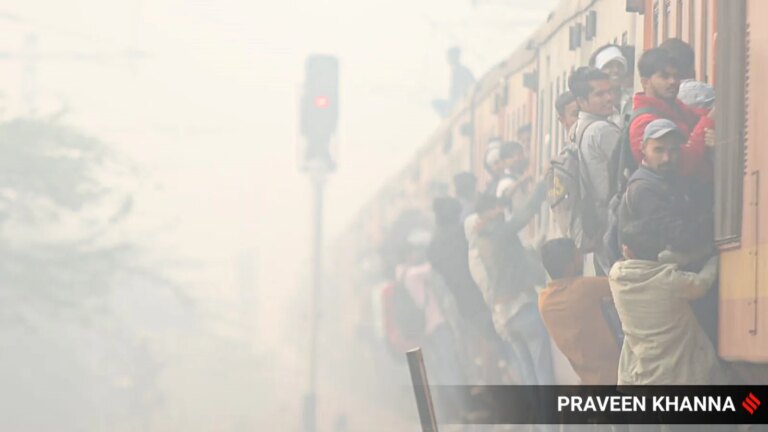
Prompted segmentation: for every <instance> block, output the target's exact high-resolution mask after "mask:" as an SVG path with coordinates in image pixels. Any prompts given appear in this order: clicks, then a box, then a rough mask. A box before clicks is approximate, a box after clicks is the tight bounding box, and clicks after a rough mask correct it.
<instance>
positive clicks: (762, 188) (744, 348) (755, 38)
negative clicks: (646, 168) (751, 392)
mask: <svg viewBox="0 0 768 432" xmlns="http://www.w3.org/2000/svg"><path fill="white" fill-rule="evenodd" d="M735 3H736V2H733V3H732V4H731V5H730V6H733V5H734V4H735ZM765 16H768V2H765V1H761V0H748V1H746V17H747V26H746V41H745V45H746V61H745V64H746V66H745V68H746V74H745V75H746V81H745V85H744V89H745V96H744V100H743V101H742V103H743V104H744V106H745V116H746V122H745V123H746V128H745V131H744V139H743V141H744V150H743V153H744V171H743V182H742V185H743V194H742V200H741V206H740V207H741V209H742V211H741V235H740V238H739V243H738V246H736V247H732V248H729V249H727V250H725V251H723V252H722V253H721V266H720V267H721V275H720V334H721V337H720V347H719V348H720V354H721V356H723V357H724V358H726V359H728V360H742V361H750V362H768V314H766V313H765V312H766V311H767V309H766V308H767V307H768V251H767V250H766V249H765V248H766V245H768V211H766V210H768V207H766V204H768V187H767V186H768V184H766V181H768V177H767V176H766V174H768V157H766V156H768V153H766V152H765V151H764V150H763V149H762V148H761V146H762V144H763V143H764V142H765V141H766V139H768V125H766V122H765V121H764V116H765V114H764V113H765V112H766V110H768V100H766V98H765V97H764V95H765V94H766V91H768V88H766V84H765V82H764V81H762V80H761V79H760V78H761V77H763V76H766V75H765V74H766V73H768V29H766V28H765V27H764V26H763V25H761V24H762V23H761V22H760V21H761V20H762V18H763V17H765ZM720 24H721V26H722V27H723V28H722V29H721V31H723V32H725V31H728V29H727V28H725V25H726V23H725V22H721V23H720ZM721 42H725V35H723V41H721ZM718 98H720V96H718ZM718 104H720V101H718ZM718 121H720V120H718ZM718 127H720V125H718ZM735 144H736V143H733V142H731V141H730V140H727V141H725V142H718V145H735ZM719 210H722V209H719Z"/></svg>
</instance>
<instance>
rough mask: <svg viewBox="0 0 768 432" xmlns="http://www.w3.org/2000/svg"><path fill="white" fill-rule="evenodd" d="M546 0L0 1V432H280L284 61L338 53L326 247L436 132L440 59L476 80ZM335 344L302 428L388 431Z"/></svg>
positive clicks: (288, 373)
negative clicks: (451, 57) (350, 384)
mask: <svg viewBox="0 0 768 432" xmlns="http://www.w3.org/2000/svg"><path fill="white" fill-rule="evenodd" d="M554 6H555V1H554V0H546V1H536V2H532V1H515V0H506V1H504V0H496V1H490V0H489V1H482V0H476V1H475V2H472V1H471V0H419V1H405V0H387V1H384V0H362V1H361V0H335V1H317V0H293V1H292V0H288V1H284V2H277V1H275V2H271V1H270V2H267V1H256V2H254V1H248V0H217V1H213V0H204V1H203V0H152V1H146V0H125V1H114V0H108V1H104V0H98V1H97V0H70V1H66V2H61V1H53V0H25V1H23V2H20V1H15V2H12V1H8V2H2V1H0V120H1V121H2V123H1V124H0V152H2V153H0V155H1V157H0V166H1V168H0V209H2V212H0V235H1V236H2V238H0V253H2V255H3V256H2V257H1V258H0V269H1V270H0V430H1V431H6V430H7V431H48V430H51V431H52V430H57V431H70V430H71V431H81V430H82V431H91V430H117V431H144V430H152V431H180V430H184V431H213V430H216V431H241V430H299V429H300V423H301V397H302V394H303V392H304V390H305V387H306V383H307V367H308V360H307V358H306V356H307V351H306V347H307V343H308V334H309V333H308V324H309V320H308V312H309V308H308V298H309V291H308V290H309V289H310V286H309V285H308V284H306V281H307V279H308V276H307V273H308V269H309V268H308V266H307V263H308V259H309V254H310V251H311V248H310V245H311V243H310V242H311V232H310V228H311V225H310V221H311V189H310V184H309V181H308V179H307V178H306V177H305V175H303V174H302V173H300V172H299V170H298V157H297V148H298V145H299V133H298V130H297V125H298V107H299V92H300V86H301V80H302V74H303V63H304V58H305V57H306V56H307V55H309V54H313V53H324V54H332V55H336V56H338V57H339V59H340V62H341V72H340V98H341V99H340V116H339V133H338V136H337V141H338V146H339V159H338V164H339V168H338V171H337V172H336V173H334V174H333V175H332V176H331V178H330V179H329V182H328V187H327V189H326V190H327V200H326V233H327V234H326V240H328V241H330V240H332V239H333V238H334V236H335V235H337V234H338V233H340V232H341V230H343V229H344V226H345V222H346V221H348V220H349V219H350V218H351V217H352V215H353V214H354V213H355V211H356V210H358V209H359V208H360V206H361V205H362V204H363V203H365V202H366V200H368V199H370V198H371V196H372V195H373V194H374V193H375V191H376V190H377V188H378V187H379V186H380V185H382V184H383V182H384V181H385V180H386V179H387V177H388V176H389V175H392V174H393V173H394V172H395V171H396V170H397V169H398V168H400V167H402V166H403V165H404V164H405V163H406V161H408V160H409V158H410V157H411V156H412V155H413V154H414V153H415V151H416V149H417V148H418V147H419V146H420V145H421V144H422V143H424V142H425V140H426V138H427V137H428V136H429V134H430V132H431V131H433V130H434V129H435V128H436V127H437V125H438V123H439V118H438V116H437V115H436V114H435V113H434V112H432V109H431V108H430V101H431V100H432V99H435V98H444V97H446V96H447V92H448V77H449V71H448V66H447V63H446V59H445V51H446V50H447V49H448V48H449V47H451V46H454V45H457V46H459V47H460V48H462V50H463V56H462V59H463V62H464V63H465V64H466V65H467V66H468V67H469V68H470V69H471V70H472V71H473V72H474V74H475V76H476V77H477V78H478V79H479V78H480V77H481V76H482V74H483V73H484V72H485V71H486V70H488V69H489V68H490V67H492V66H493V65H495V64H496V63H499V62H501V61H502V60H503V59H504V57H505V55H507V54H509V53H511V52H512V51H513V50H514V49H515V48H516V47H517V46H518V45H519V44H520V43H522V42H523V41H524V37H525V36H527V35H529V34H530V33H531V32H532V30H533V29H534V28H535V26H536V25H537V24H539V23H541V22H542V21H543V20H544V19H545V18H546V16H547V14H548V12H549V10H550V9H552V8H553V7H554ZM332 319H333V317H325V318H324V320H326V321H327V320H332ZM324 323H325V321H324ZM324 325H325V324H324ZM344 349H345V345H344V344H342V343H340V344H337V345H334V346H333V347H328V346H321V348H320V354H321V356H322V355H326V354H327V353H328V351H329V350H338V351H337V352H338V353H341V354H338V355H336V356H335V357H334V358H341V359H348V363H347V362H346V361H345V360H342V363H334V364H324V365H323V366H322V368H321V371H320V377H321V378H320V380H319V384H318V386H319V387H318V398H319V408H318V409H319V424H318V425H319V430H328V431H331V430H342V429H334V425H336V426H338V427H343V426H340V425H339V423H338V422H340V421H341V420H339V418H341V417H342V416H344V417H345V418H346V419H347V420H345V421H346V422H347V423H348V430H402V429H399V427H401V426H402V425H403V424H405V423H404V422H407V421H410V420H412V419H414V418H415V416H416V409H415V403H414V402H413V399H412V394H411V393H407V392H406V393H398V394H397V395H401V394H404V395H405V399H403V400H397V401H391V400H384V399H387V398H388V397H389V396H391V394H390V393H386V392H381V391H379V390H378V389H377V385H378V384H377V381H376V379H377V376H376V375H377V374H376V372H377V371H376V369H375V368H373V367H372V365H371V364H366V363H365V362H360V361H359V360H360V359H359V358H358V357H356V354H355V353H354V352H351V351H350V352H345V350H344ZM361 363H362V364H361ZM353 369H354V370H355V372H354V374H359V375H360V376H366V377H369V378H370V381H365V385H364V387H365V388H361V389H360V390H359V392H351V391H348V389H347V387H345V386H336V385H335V381H334V380H335V379H337V378H336V377H337V376H339V375H340V374H341V375H343V374H344V373H350V374H353V372H351V371H352V370H353ZM402 370H403V371H406V369H402ZM339 371H341V373H340V372H339ZM378 379H381V377H378ZM402 379H403V382H404V383H407V382H408V381H407V380H408V377H407V376H404V377H402ZM361 385H362V384H361ZM409 398H410V399H409ZM341 422H342V423H343V422H344V421H341ZM344 430H346V429H344Z"/></svg>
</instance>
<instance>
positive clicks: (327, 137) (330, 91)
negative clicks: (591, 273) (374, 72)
mask: <svg viewBox="0 0 768 432" xmlns="http://www.w3.org/2000/svg"><path fill="white" fill-rule="evenodd" d="M304 66H305V75H304V89H303V95H302V98H301V133H302V135H303V136H304V140H305V144H306V145H305V146H304V152H303V155H302V157H303V161H304V164H305V165H306V164H309V163H315V164H316V163H318V162H319V163H322V164H323V165H324V166H326V167H327V168H328V169H333V168H334V166H335V161H334V158H333V156H332V154H331V153H332V152H331V138H332V137H333V136H334V134H335V133H336V125H337V123H338V116H339V60H338V58H336V57H335V56H329V55H312V56H309V57H307V59H306V62H305V65H304Z"/></svg>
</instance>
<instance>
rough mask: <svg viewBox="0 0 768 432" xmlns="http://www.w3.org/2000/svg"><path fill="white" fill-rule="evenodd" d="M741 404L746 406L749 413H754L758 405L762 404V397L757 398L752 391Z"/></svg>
mask: <svg viewBox="0 0 768 432" xmlns="http://www.w3.org/2000/svg"><path fill="white" fill-rule="evenodd" d="M741 406H743V407H744V409H745V410H747V412H749V415H752V414H754V413H755V411H756V410H757V407H759V406H760V399H758V398H756V397H755V395H753V394H752V393H750V394H749V395H748V396H747V398H746V399H744V402H742V403H741Z"/></svg>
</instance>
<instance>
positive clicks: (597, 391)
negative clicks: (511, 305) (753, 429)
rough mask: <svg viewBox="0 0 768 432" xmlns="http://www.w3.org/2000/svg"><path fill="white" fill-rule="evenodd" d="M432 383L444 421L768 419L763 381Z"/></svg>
mask: <svg viewBox="0 0 768 432" xmlns="http://www.w3.org/2000/svg"><path fill="white" fill-rule="evenodd" d="M430 387H431V389H432V392H433V394H434V398H435V402H436V405H437V415H438V418H439V420H440V422H441V423H446V424H768V407H765V406H763V404H764V403H765V402H768V387H764V386H622V387H615V386H430ZM459 407H460V408H459ZM457 408H458V409H457Z"/></svg>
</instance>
